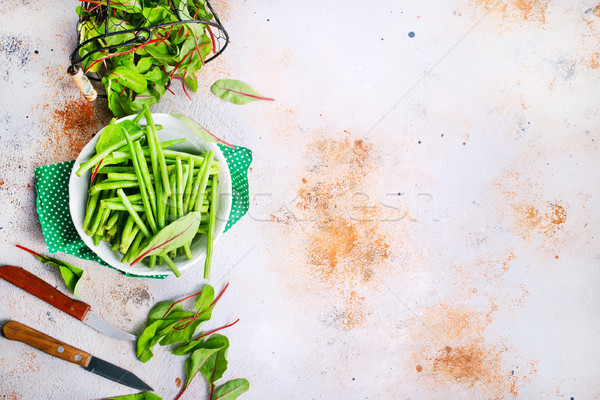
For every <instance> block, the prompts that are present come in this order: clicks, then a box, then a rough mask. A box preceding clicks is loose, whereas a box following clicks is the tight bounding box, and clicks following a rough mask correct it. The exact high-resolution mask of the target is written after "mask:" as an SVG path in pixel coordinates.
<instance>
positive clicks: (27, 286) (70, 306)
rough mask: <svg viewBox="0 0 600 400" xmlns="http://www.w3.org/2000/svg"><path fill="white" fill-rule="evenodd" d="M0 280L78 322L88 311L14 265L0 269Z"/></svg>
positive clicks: (76, 301)
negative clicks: (37, 298)
mask: <svg viewBox="0 0 600 400" xmlns="http://www.w3.org/2000/svg"><path fill="white" fill-rule="evenodd" d="M0 278H3V279H5V280H7V281H8V282H10V283H12V284H14V285H16V286H18V287H20V288H21V289H23V290H25V291H27V292H29V293H31V294H33V295H34V296H37V297H39V298H40V299H42V300H44V301H45V302H47V303H49V304H52V305H53V306H54V307H56V308H58V309H59V310H62V311H64V312H66V313H67V314H69V315H71V316H72V317H75V318H77V319H78V320H80V321H83V320H84V319H85V316H86V315H87V313H88V311H90V306H89V305H88V304H86V303H84V302H83V301H79V300H74V299H72V298H70V297H69V296H66V295H65V294H63V293H62V292H60V291H59V290H57V289H56V288H54V287H52V285H50V284H49V283H46V282H44V281H43V280H42V279H40V278H38V277H37V276H35V275H34V274H32V273H31V272H29V271H26V270H24V269H23V268H21V267H15V266H14V265H4V266H2V267H0Z"/></svg>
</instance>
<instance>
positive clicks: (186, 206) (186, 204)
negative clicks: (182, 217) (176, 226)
mask: <svg viewBox="0 0 600 400" xmlns="http://www.w3.org/2000/svg"><path fill="white" fill-rule="evenodd" d="M187 167H188V170H187V171H188V173H187V175H186V177H187V179H186V182H185V190H184V194H183V211H184V212H186V213H187V212H188V211H189V210H190V199H191V198H192V184H193V183H194V160H193V159H190V162H189V163H188V165H187Z"/></svg>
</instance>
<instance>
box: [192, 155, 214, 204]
mask: <svg viewBox="0 0 600 400" xmlns="http://www.w3.org/2000/svg"><path fill="white" fill-rule="evenodd" d="M213 157H214V155H213V152H212V151H209V152H208V154H207V156H206V159H205V160H204V161H203V162H202V166H201V172H199V173H198V176H197V178H196V182H195V183H194V188H193V189H192V198H191V200H190V202H191V204H193V205H194V207H193V209H194V211H197V209H198V208H199V205H198V202H199V199H202V196H203V195H204V189H202V190H201V188H205V187H206V184H207V183H208V173H207V171H208V170H209V167H210V165H211V163H212V159H213ZM200 201H201V200H200ZM190 207H191V205H190Z"/></svg>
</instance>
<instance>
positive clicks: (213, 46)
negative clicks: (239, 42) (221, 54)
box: [206, 25, 217, 54]
mask: <svg viewBox="0 0 600 400" xmlns="http://www.w3.org/2000/svg"><path fill="white" fill-rule="evenodd" d="M206 29H208V33H209V35H210V41H211V42H212V52H213V54H217V47H216V45H215V35H213V33H212V31H211V30H210V25H206Z"/></svg>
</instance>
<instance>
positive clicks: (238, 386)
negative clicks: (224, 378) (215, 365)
mask: <svg viewBox="0 0 600 400" xmlns="http://www.w3.org/2000/svg"><path fill="white" fill-rule="evenodd" d="M248 389H250V383H248V381H247V380H246V379H243V378H240V379H233V380H231V381H228V382H226V383H225V384H224V385H222V386H220V387H219V388H218V389H217V390H215V391H214V393H213V395H212V397H211V399H210V400H216V399H218V400H235V399H237V398H238V397H239V396H240V395H241V394H243V393H244V392H247V391H248Z"/></svg>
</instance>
